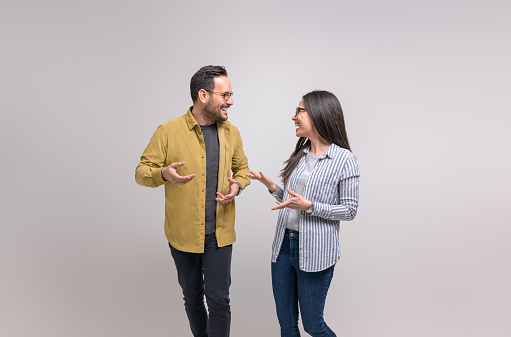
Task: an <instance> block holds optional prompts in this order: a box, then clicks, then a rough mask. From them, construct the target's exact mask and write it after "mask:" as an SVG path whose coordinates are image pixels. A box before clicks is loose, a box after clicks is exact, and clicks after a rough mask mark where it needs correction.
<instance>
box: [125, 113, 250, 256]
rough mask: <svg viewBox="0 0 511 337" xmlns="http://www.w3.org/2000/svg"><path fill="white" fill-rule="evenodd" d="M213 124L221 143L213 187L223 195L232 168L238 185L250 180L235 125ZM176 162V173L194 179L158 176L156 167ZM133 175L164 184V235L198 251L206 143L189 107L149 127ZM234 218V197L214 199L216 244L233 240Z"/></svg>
mask: <svg viewBox="0 0 511 337" xmlns="http://www.w3.org/2000/svg"><path fill="white" fill-rule="evenodd" d="M217 129H218V141H219V145H220V151H219V163H218V188H217V190H218V192H220V193H222V194H223V195H225V194H227V193H228V192H229V181H228V180H227V177H231V171H232V173H233V178H234V179H235V180H236V181H237V182H238V183H240V184H241V187H242V189H245V187H246V186H248V185H249V184H250V179H249V178H248V177H247V176H245V173H248V172H250V171H249V168H248V160H247V157H246V156H245V153H244V152H243V144H242V141H241V136H240V133H239V131H238V129H237V128H236V127H235V126H234V125H231V123H230V122H228V121H225V122H217ZM181 161H184V162H185V165H184V166H181V167H179V168H177V173H178V174H179V175H181V176H186V175H189V174H195V175H196V176H195V178H194V179H192V180H191V181H190V182H189V183H187V184H185V185H174V184H173V183H171V182H169V181H165V180H163V177H162V175H161V169H162V168H163V167H166V166H168V165H169V164H171V163H175V162H181ZM135 180H136V181H137V183H138V184H140V185H143V186H148V187H158V186H160V185H162V184H165V235H166V237H167V240H168V241H169V242H170V244H171V245H172V246H173V247H174V248H176V249H178V250H181V251H184V252H190V253H203V252H204V236H205V228H204V226H205V221H204V218H205V208H204V207H205V192H206V147H205V144H204V137H203V135H202V132H201V130H200V126H199V125H198V124H197V122H196V121H195V119H194V118H193V115H192V113H191V108H190V109H189V110H188V112H187V113H186V114H185V115H183V116H181V117H179V118H176V119H172V120H170V121H167V122H165V123H163V124H162V125H160V126H159V127H158V129H157V130H156V131H155V132H154V134H153V137H152V138H151V141H150V142H149V145H147V148H146V149H145V151H144V153H143V154H142V157H141V158H140V164H139V165H138V166H137V168H136V170H135ZM234 219H235V209H234V200H233V201H232V202H230V203H227V204H222V203H219V202H217V206H216V232H215V234H216V238H217V241H218V246H219V247H223V246H227V245H230V244H232V243H234V241H236V233H235V231H234Z"/></svg>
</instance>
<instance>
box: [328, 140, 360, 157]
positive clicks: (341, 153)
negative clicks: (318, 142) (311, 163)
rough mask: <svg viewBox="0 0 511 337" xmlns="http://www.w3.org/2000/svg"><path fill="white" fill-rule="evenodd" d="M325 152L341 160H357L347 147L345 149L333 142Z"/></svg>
mask: <svg viewBox="0 0 511 337" xmlns="http://www.w3.org/2000/svg"><path fill="white" fill-rule="evenodd" d="M327 152H330V153H328V154H329V155H330V156H331V157H335V158H339V159H341V160H355V161H356V160H357V157H355V155H354V154H353V152H351V151H350V150H348V149H345V148H343V147H341V146H339V145H337V144H333V143H332V145H331V146H330V148H329V149H328V151H327Z"/></svg>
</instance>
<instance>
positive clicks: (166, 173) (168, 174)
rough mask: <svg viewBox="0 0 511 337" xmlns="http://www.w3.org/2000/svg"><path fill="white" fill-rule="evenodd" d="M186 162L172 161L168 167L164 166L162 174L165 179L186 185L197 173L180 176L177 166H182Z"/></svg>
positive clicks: (175, 183)
mask: <svg viewBox="0 0 511 337" xmlns="http://www.w3.org/2000/svg"><path fill="white" fill-rule="evenodd" d="M184 164H185V162H184V161H181V162H178V163H172V164H170V165H169V166H167V167H164V168H162V170H161V175H162V177H163V179H165V180H168V181H170V182H171V183H173V184H174V185H184V184H187V183H189V182H190V180H192V179H193V178H195V174H190V175H187V176H180V175H179V174H177V168H178V167H181V166H183V165H184Z"/></svg>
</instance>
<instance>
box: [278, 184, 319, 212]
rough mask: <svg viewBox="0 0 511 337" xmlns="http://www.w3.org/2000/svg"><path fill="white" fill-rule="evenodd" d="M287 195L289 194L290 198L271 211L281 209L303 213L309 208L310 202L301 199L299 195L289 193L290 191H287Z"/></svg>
mask: <svg viewBox="0 0 511 337" xmlns="http://www.w3.org/2000/svg"><path fill="white" fill-rule="evenodd" d="M287 193H289V194H291V195H292V197H291V198H289V199H287V200H286V201H284V202H278V201H277V204H278V206H275V207H273V208H272V210H276V209H281V208H286V207H287V208H291V209H298V210H302V211H305V210H307V209H309V207H311V205H312V202H310V201H309V200H307V199H305V198H304V197H302V196H301V195H300V194H298V193H295V192H293V191H291V190H290V189H287Z"/></svg>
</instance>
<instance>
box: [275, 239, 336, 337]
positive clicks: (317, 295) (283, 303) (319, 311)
mask: <svg viewBox="0 0 511 337" xmlns="http://www.w3.org/2000/svg"><path fill="white" fill-rule="evenodd" d="M299 245H300V244H299V236H298V232H297V231H293V230H287V229H286V233H285V234H284V241H283V242H282V247H281V248H280V252H279V256H278V257H277V261H276V262H275V263H272V264H271V279H272V285H273V297H274V298H275V306H276V309H277V317H278V319H279V324H280V335H281V336H282V337H299V336H300V331H299V330H298V306H299V307H300V310H299V311H300V312H301V313H302V323H303V328H304V330H305V331H306V332H307V333H308V334H310V335H311V336H317V337H319V336H336V335H335V333H334V332H333V331H332V330H331V329H330V328H329V327H328V325H326V323H325V321H324V320H323V309H324V308H325V300H326V294H327V292H328V288H329V287H330V281H331V280H332V276H333V274H334V266H332V267H330V268H328V269H325V270H322V271H319V272H312V273H309V272H304V271H302V270H300V268H299V252H300V249H299Z"/></svg>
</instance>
